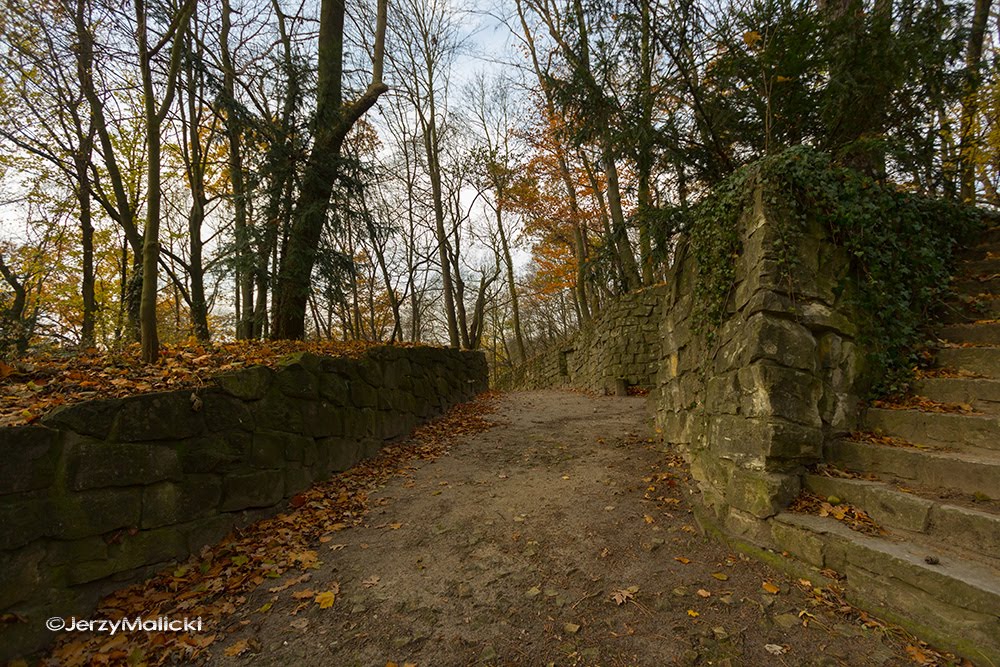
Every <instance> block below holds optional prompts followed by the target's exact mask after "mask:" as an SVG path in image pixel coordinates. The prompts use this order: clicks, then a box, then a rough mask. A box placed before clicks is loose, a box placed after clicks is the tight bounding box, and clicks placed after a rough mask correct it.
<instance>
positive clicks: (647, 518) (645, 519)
mask: <svg viewBox="0 0 1000 667" xmlns="http://www.w3.org/2000/svg"><path fill="white" fill-rule="evenodd" d="M642 520H643V521H645V522H646V523H653V521H655V520H656V519H654V518H653V517H651V516H649V515H648V514H644V515H643V517H642Z"/></svg>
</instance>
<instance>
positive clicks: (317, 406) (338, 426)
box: [302, 400, 345, 438]
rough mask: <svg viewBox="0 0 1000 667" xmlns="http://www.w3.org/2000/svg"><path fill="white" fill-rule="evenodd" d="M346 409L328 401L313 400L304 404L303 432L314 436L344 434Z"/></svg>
mask: <svg viewBox="0 0 1000 667" xmlns="http://www.w3.org/2000/svg"><path fill="white" fill-rule="evenodd" d="M344 411H345V408H343V407H339V406H337V405H334V404H332V403H328V402H327V401H321V400H313V401H309V402H308V403H303V404H302V432H303V433H304V434H305V435H308V436H309V437H312V438H325V437H327V436H331V435H343V434H344Z"/></svg>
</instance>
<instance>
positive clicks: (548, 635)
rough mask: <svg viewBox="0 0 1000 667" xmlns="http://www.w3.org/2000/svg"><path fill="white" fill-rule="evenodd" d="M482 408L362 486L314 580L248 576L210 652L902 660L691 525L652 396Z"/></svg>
mask: <svg viewBox="0 0 1000 667" xmlns="http://www.w3.org/2000/svg"><path fill="white" fill-rule="evenodd" d="M490 418H491V419H493V420H495V421H496V422H497V425H496V427H495V428H492V429H491V430H488V431H486V432H483V433H479V434H476V435H472V436H468V437H465V438H462V439H461V440H459V441H458V442H456V443H455V444H454V445H453V446H452V447H451V449H450V451H449V453H447V454H446V455H444V456H442V457H440V458H438V459H436V460H433V461H429V462H420V463H418V464H417V465H416V467H415V469H413V470H411V471H410V472H409V474H408V475H406V476H399V477H396V478H394V479H392V480H390V481H389V482H388V483H387V484H386V485H385V486H384V487H383V488H382V489H381V490H379V491H377V492H376V493H374V494H373V496H372V497H371V498H370V500H371V507H372V508H373V509H372V510H371V511H370V513H369V514H368V515H367V517H366V523H365V524H363V525H361V526H357V527H353V528H350V529H348V530H343V531H340V532H337V533H335V534H334V536H333V539H332V540H331V541H328V542H326V543H323V544H320V545H318V546H317V548H318V549H319V551H320V554H321V555H320V559H321V563H320V565H319V567H318V569H316V570H313V571H312V572H311V574H310V576H309V578H308V580H307V581H302V582H301V583H298V584H297V585H293V586H289V587H288V588H287V589H286V590H284V591H281V592H279V593H272V592H269V590H268V589H269V588H276V586H275V583H276V582H275V581H274V580H272V581H270V582H268V584H266V585H264V586H262V587H260V588H259V589H257V591H256V592H254V593H253V594H251V596H250V598H249V600H248V601H247V603H246V604H245V605H242V606H241V608H240V610H238V611H237V612H236V614H235V615H234V616H233V617H232V622H231V624H230V625H229V626H228V628H226V632H227V633H228V634H227V636H226V638H225V640H224V641H217V642H215V643H214V644H213V645H212V646H211V647H210V654H209V664H218V665H227V666H228V665H233V666H235V665H282V666H285V665H303V666H310V665H336V666H338V667H341V666H342V667H349V666H353V665H365V666H368V665H372V666H377V667H382V666H383V665H387V664H389V663H397V664H398V665H400V667H402V665H404V664H409V665H417V666H418V667H434V666H450V665H473V664H478V665H542V666H544V665H607V666H611V665H639V666H646V665H730V666H737V665H758V664H767V665H824V666H826V665H830V666H832V665H912V664H913V662H912V661H911V659H910V657H908V656H907V651H906V649H907V644H906V641H905V640H904V639H901V638H900V637H898V636H896V635H894V634H893V633H891V632H887V631H886V630H885V629H884V627H882V626H880V625H878V624H875V623H869V624H868V625H867V626H866V624H865V623H864V622H863V619H862V620H859V619H858V616H857V615H856V614H845V613H843V612H844V611H845V609H841V610H840V611H839V612H838V611H837V610H836V609H831V608H830V607H829V605H822V604H818V603H817V602H816V599H815V597H814V596H813V595H812V594H810V592H809V591H808V590H806V589H805V588H803V587H802V584H801V582H798V581H796V580H794V579H791V578H788V577H786V576H784V575H782V574H780V573H779V572H777V571H775V570H773V569H770V568H769V567H767V566H765V565H763V564H761V563H758V562H756V561H750V560H748V559H746V558H745V557H742V556H741V555H739V554H736V553H733V552H731V551H729V550H728V549H727V547H725V546H724V545H723V544H721V543H719V542H716V541H714V540H711V539H710V538H708V537H705V536H703V535H702V534H701V533H700V532H699V531H698V529H697V527H696V524H695V522H694V518H693V515H692V514H691V510H690V506H691V505H690V503H691V502H693V501H696V500H697V499H695V498H689V497H685V496H687V495H688V494H691V493H692V492H693V491H692V490H691V487H690V486H689V484H688V480H687V472H686V468H685V466H684V465H683V461H682V459H681V458H680V456H679V455H678V453H677V452H674V451H671V450H669V449H665V448H664V447H663V445H662V444H661V443H659V442H658V441H657V439H656V438H655V436H654V433H653V430H652V426H651V420H650V417H649V415H648V413H647V411H646V403H645V401H644V399H642V398H614V397H593V396H587V395H583V394H578V393H569V392H557V391H539V392H524V393H510V394H505V395H503V396H502V397H501V399H500V401H499V406H498V409H497V410H496V412H494V413H493V415H492V416H491V417H490ZM298 576H301V575H300V574H299V573H296V575H294V576H293V575H292V574H291V573H289V574H287V575H286V579H287V580H288V581H284V583H289V581H291V580H293V579H296V578H297V577H298ZM277 583H278V584H279V585H283V584H282V581H279V582H277ZM765 583H767V584H768V585H767V587H766V588H765V587H764V585H765ZM326 590H333V591H337V592H338V594H337V597H336V600H335V602H334V604H333V605H332V606H331V607H329V608H326V609H322V608H320V606H319V605H318V604H314V603H313V602H314V601H313V600H312V597H313V595H314V592H315V591H326ZM769 591H771V592H769ZM296 592H300V593H302V595H301V597H300V598H299V599H296V598H295V597H294V595H295V593H296ZM616 598H617V600H616ZM300 600H305V603H302V602H301V601H300ZM619 603H620V604H619ZM293 612H295V613H293ZM240 649H242V650H241V651H240ZM910 650H911V651H912V650H913V648H912V647H910ZM237 651H239V653H238V654H237V655H233V654H234V653H237Z"/></svg>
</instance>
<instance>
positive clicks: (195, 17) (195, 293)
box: [0, 0, 1000, 366]
mask: <svg viewBox="0 0 1000 667" xmlns="http://www.w3.org/2000/svg"><path fill="white" fill-rule="evenodd" d="M997 21H998V19H997V14H996V13H995V11H994V7H993V6H992V3H991V0H975V1H974V2H973V3H970V2H965V1H963V0H957V1H956V0H875V1H874V2H867V1H862V0H820V1H819V2H817V3H813V2H802V1H799V0H722V1H720V2H704V1H701V0H496V1H495V2H490V1H484V2H481V3H480V4H478V5H477V6H474V7H471V6H466V5H465V4H464V3H455V2H449V1H448V0H392V1H391V2H390V1H389V0H376V1H375V2H369V1H368V0H353V1H347V0H320V1H319V2H313V1H306V0H303V1H302V2H287V1H285V0H270V1H268V0H133V2H131V3H118V2H108V1H107V0H44V1H42V2H29V1H28V0H8V2H5V3H4V4H3V7H2V9H0V35H2V37H0V69H2V79H0V143H2V146H3V148H2V150H0V273H2V276H3V283H2V285H0V347H2V353H0V354H2V356H3V357H4V358H16V357H17V356H18V355H22V354H24V353H25V352H26V351H28V350H48V349H60V350H87V349H93V348H96V349H98V350H120V349H123V348H125V347H127V346H130V345H133V344H136V343H138V344H140V345H141V357H142V359H143V360H144V361H146V362H155V361H156V360H157V358H158V355H159V354H160V350H161V346H162V345H164V344H173V343H181V342H184V341H197V342H199V343H200V344H207V343H209V342H212V341H216V342H221V341H234V340H235V341H243V340H245V341H252V340H286V339H310V340H337V341H354V340H371V341H381V342H409V341H412V342H426V343H437V344H444V345H448V346H451V347H461V348H464V349H484V350H486V351H487V354H488V357H489V359H490V360H491V362H492V363H493V364H494V366H503V365H507V364H513V363H517V362H518V361H521V360H523V359H525V358H526V357H528V356H531V355H532V354H533V353H534V352H535V351H537V350H539V349H541V348H542V347H544V346H545V345H546V344H547V343H549V342H550V341H552V340H553V339H557V338H559V337H561V336H563V335H565V334H567V333H569V332H571V331H573V330H575V329H576V328H578V327H580V326H582V325H585V324H586V323H587V321H588V320H589V319H590V318H592V317H593V316H594V315H595V314H597V313H599V312H600V311H601V310H602V308H604V306H605V304H607V303H608V301H609V300H611V299H614V298H615V297H616V296H617V295H620V294H623V293H626V292H630V291H633V290H636V289H640V288H642V287H645V286H649V285H653V284H657V283H659V282H662V281H663V279H664V276H665V273H666V267H667V266H668V264H669V262H670V259H671V255H672V252H673V250H674V248H675V245H676V242H677V239H678V238H679V235H681V234H684V233H685V229H686V228H687V225H688V224H689V220H690V215H691V211H692V210H694V208H695V207H696V206H697V204H698V202H699V201H702V200H703V199H704V197H705V196H706V195H707V193H709V192H711V191H712V190H713V188H716V187H718V186H719V185H720V184H721V183H722V182H723V181H725V180H726V179H727V178H729V177H731V176H732V175H733V174H736V173H738V172H740V170H743V169H745V168H746V167H747V166H748V165H752V164H754V163H756V162H758V161H759V160H761V159H765V158H768V157H769V156H776V155H779V154H782V153H784V152H786V151H788V150H790V149H793V150H794V149H796V148H797V147H803V146H804V147H808V148H809V149H811V150H814V151H818V152H821V153H822V154H825V155H827V156H829V158H830V159H831V160H833V161H834V162H835V163H836V164H838V165H841V166H843V167H846V168H850V169H853V170H856V171H858V172H860V173H861V174H863V176H864V177H865V178H866V179H870V180H872V181H874V182H878V183H882V184H884V185H888V186H890V187H892V188H895V189H896V190H898V191H900V192H907V193H914V194H919V195H928V196H931V197H935V198H940V199H945V200H951V201H955V202H964V203H972V204H977V205H981V206H987V207H992V206H996V205H997V204H1000V195H998V188H1000V117H998V111H997V110H998V109H1000V105H998V104H997V101H998V98H1000V59H998V54H1000V51H998V41H997V40H998V30H997V29H998V23H997Z"/></svg>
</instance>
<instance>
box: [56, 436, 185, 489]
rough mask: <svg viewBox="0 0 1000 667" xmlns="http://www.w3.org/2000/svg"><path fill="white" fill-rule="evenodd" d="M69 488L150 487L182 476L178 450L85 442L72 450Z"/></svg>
mask: <svg viewBox="0 0 1000 667" xmlns="http://www.w3.org/2000/svg"><path fill="white" fill-rule="evenodd" d="M71 451H72V457H71V460H70V463H69V466H68V473H69V476H68V479H69V480H70V484H69V486H70V488H72V489H75V490H82V489H98V488H103V487H109V486H131V485H134V484H150V483H153V482H159V481H162V480H166V479H173V480H177V479H180V478H181V476H182V473H181V467H180V461H179V458H178V456H177V451H176V450H175V449H174V448H172V447H168V446H160V445H152V444H140V443H106V442H93V441H84V442H80V443H77V444H76V445H74V446H73V448H72V450H71Z"/></svg>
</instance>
